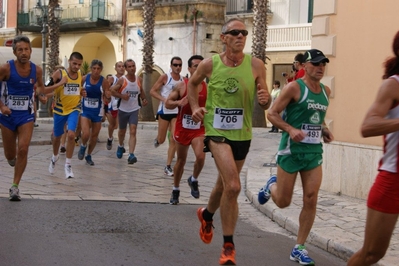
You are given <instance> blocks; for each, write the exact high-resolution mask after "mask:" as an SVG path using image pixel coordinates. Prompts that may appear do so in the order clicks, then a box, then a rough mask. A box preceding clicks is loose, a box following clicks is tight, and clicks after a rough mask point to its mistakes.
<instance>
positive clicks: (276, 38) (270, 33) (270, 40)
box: [266, 23, 312, 52]
mask: <svg viewBox="0 0 399 266" xmlns="http://www.w3.org/2000/svg"><path fill="white" fill-rule="evenodd" d="M266 44H267V47H266V51H268V52H275V51H295V50H308V49H310V48H311V44H312V24H311V23H306V24H292V25H284V26H269V27H268V28H267V43H266Z"/></svg>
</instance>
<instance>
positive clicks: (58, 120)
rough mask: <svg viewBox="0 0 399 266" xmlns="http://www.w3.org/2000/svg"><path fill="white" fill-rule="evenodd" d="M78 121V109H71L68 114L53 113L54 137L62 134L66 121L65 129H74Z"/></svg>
mask: <svg viewBox="0 0 399 266" xmlns="http://www.w3.org/2000/svg"><path fill="white" fill-rule="evenodd" d="M78 121H79V111H77V110H76V111H73V112H72V113H70V114H68V115H58V114H56V113H54V137H59V136H61V135H62V134H64V126H65V124H66V123H67V124H68V126H67V130H71V131H74V132H75V131H76V128H77V126H78Z"/></svg>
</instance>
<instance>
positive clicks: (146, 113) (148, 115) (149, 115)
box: [140, 72, 155, 121]
mask: <svg viewBox="0 0 399 266" xmlns="http://www.w3.org/2000/svg"><path fill="white" fill-rule="evenodd" d="M151 85H152V84H151V74H147V73H146V72H144V73H143V89H144V92H145V95H146V97H147V102H148V104H147V105H146V106H145V107H143V108H141V109H140V116H141V117H140V119H141V120H142V121H155V116H154V111H153V107H152V99H151V95H150V89H151Z"/></svg>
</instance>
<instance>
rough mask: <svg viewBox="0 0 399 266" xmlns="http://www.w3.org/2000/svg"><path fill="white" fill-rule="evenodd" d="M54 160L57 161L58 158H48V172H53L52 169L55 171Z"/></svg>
mask: <svg viewBox="0 0 399 266" xmlns="http://www.w3.org/2000/svg"><path fill="white" fill-rule="evenodd" d="M56 161H58V159H57V160H55V161H53V159H52V158H51V159H50V165H49V167H48V171H49V173H50V174H54V171H55V162H56Z"/></svg>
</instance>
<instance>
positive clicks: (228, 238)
mask: <svg viewBox="0 0 399 266" xmlns="http://www.w3.org/2000/svg"><path fill="white" fill-rule="evenodd" d="M223 243H224V244H226V243H231V244H233V245H234V242H233V236H223Z"/></svg>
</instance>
